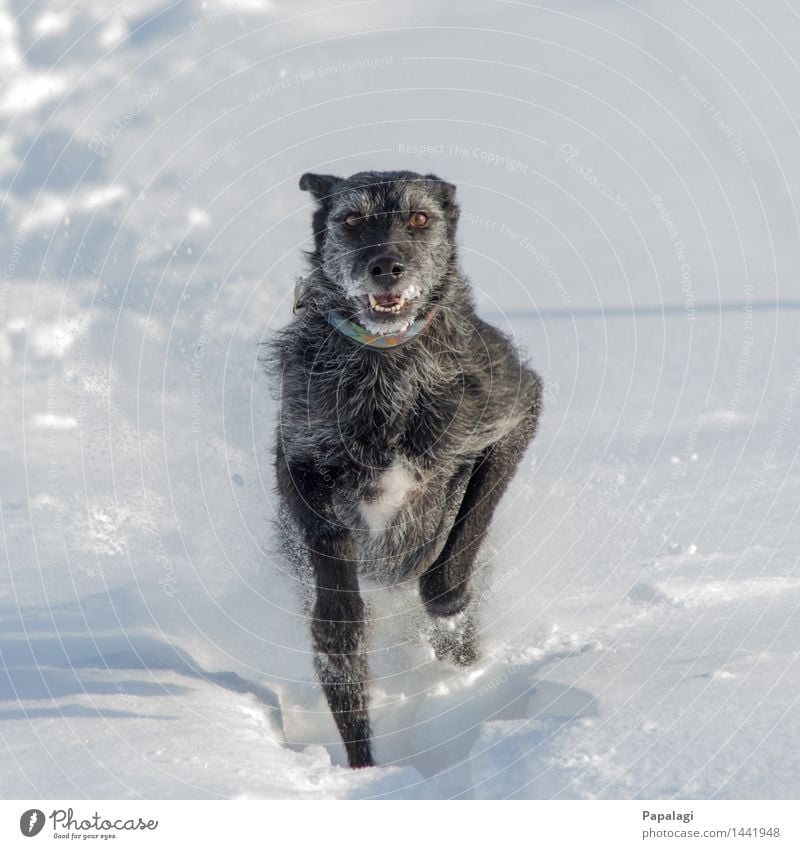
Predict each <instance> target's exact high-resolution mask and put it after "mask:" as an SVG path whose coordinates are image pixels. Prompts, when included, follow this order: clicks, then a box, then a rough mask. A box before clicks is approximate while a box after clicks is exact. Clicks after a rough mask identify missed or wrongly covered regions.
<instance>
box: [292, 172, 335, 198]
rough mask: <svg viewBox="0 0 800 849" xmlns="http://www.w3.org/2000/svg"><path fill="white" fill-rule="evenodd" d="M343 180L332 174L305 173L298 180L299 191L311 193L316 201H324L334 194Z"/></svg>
mask: <svg viewBox="0 0 800 849" xmlns="http://www.w3.org/2000/svg"><path fill="white" fill-rule="evenodd" d="M343 182H344V180H343V179H342V178H341V177H334V176H333V175H332V174H310V173H306V174H303V176H302V177H301V178H300V189H301V191H304V192H311V194H312V195H314V197H315V198H316V199H317V200H325V199H326V198H329V197H330V196H331V195H332V194H334V193H335V192H336V190H337V188H338V187H339V185H340V184H341V183H343Z"/></svg>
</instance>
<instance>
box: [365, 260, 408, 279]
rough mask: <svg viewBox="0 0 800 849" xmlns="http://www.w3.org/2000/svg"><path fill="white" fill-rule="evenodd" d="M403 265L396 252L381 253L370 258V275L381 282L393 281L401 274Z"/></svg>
mask: <svg viewBox="0 0 800 849" xmlns="http://www.w3.org/2000/svg"><path fill="white" fill-rule="evenodd" d="M405 270H406V269H405V266H404V265H403V262H402V260H401V259H400V257H399V256H397V254H383V255H381V256H376V257H375V258H374V259H372V260H370V263H369V273H370V276H371V277H373V278H375V279H376V280H378V281H380V282H381V283H393V282H394V281H395V280H399V279H400V278H401V277H402V276H403V272H404V271H405Z"/></svg>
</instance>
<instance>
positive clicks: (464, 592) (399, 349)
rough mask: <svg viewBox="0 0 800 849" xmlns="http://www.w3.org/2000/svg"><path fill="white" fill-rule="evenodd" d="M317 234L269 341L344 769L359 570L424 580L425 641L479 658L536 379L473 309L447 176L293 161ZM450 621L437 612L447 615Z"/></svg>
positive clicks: (324, 681) (318, 664) (356, 665)
mask: <svg viewBox="0 0 800 849" xmlns="http://www.w3.org/2000/svg"><path fill="white" fill-rule="evenodd" d="M300 188H301V189H302V190H304V191H307V192H310V193H311V195H312V197H313V198H314V212H313V233H314V244H313V249H312V250H311V251H310V253H309V255H308V273H307V275H306V276H305V277H304V278H303V279H302V280H301V283H300V284H299V286H298V290H297V292H296V302H295V318H294V320H293V321H292V322H291V323H290V324H289V325H288V327H286V328H285V329H283V330H282V331H280V332H279V334H278V335H277V338H276V339H275V340H274V342H273V343H272V349H271V352H272V355H271V364H272V367H273V368H274V370H275V374H276V377H277V379H278V380H279V382H280V420H279V426H278V432H277V440H276V448H275V457H276V463H275V464H276V474H277V487H278V494H279V500H280V503H281V513H282V527H283V533H284V534H285V535H286V538H287V540H289V541H292V540H293V541H294V543H295V544H293V545H290V546H289V548H291V549H293V550H295V551H297V548H298V546H297V544H296V542H297V541H299V542H300V549H301V551H302V555H303V558H304V560H305V567H306V568H307V569H308V570H309V571H308V574H309V575H311V576H313V579H312V582H313V586H314V603H313V610H312V617H311V635H312V642H313V647H314V657H315V668H316V671H317V674H318V676H319V680H320V683H321V685H322V689H323V691H324V693H325V697H326V699H327V702H328V705H329V706H330V709H331V712H332V714H333V717H334V719H335V721H336V725H337V727H338V729H339V733H340V734H341V737H342V740H343V742H344V745H345V749H346V751H347V757H348V761H349V764H350V766H352V767H364V766H370V765H372V764H373V763H374V760H373V753H372V744H371V739H370V723H369V714H368V668H367V653H366V646H365V641H366V612H365V605H364V602H363V600H362V598H361V596H360V594H359V575H363V576H370V577H377V578H379V579H382V580H384V581H388V582H392V583H399V582H402V581H408V580H414V581H415V582H418V587H419V594H420V597H421V600H422V603H423V604H424V606H425V609H426V610H427V612H428V613H429V614H430V616H431V617H433V619H434V620H435V622H436V623H438V626H439V627H438V628H436V627H435V628H434V629H433V633H434V635H438V636H434V639H433V646H434V649H435V651H436V654H437V656H438V657H439V658H440V659H442V660H447V661H450V662H453V663H456V664H460V665H468V664H470V663H472V662H474V661H475V660H476V659H477V646H476V628H475V624H474V617H473V608H474V606H475V602H474V599H473V593H472V592H471V588H470V577H471V573H472V569H473V564H474V562H475V558H476V554H477V553H478V549H479V547H480V545H481V541H482V540H483V538H484V536H485V534H486V530H487V528H488V526H489V524H490V521H491V519H492V514H493V513H494V510H495V507H496V506H497V504H498V502H499V501H500V498H501V496H502V495H503V493H504V491H505V490H506V487H507V485H508V483H509V481H510V479H511V477H512V476H513V474H514V472H515V470H516V468H517V466H518V464H519V462H520V459H521V457H522V455H523V453H524V451H525V449H526V447H527V446H528V443H529V442H530V441H531V439H532V438H533V436H534V433H535V430H536V424H537V419H538V417H539V413H540V409H541V395H542V392H541V382H540V380H539V378H538V377H537V375H536V374H535V373H534V372H533V371H532V370H531V369H530V368H529V367H528V366H527V365H525V364H524V363H523V362H522V361H521V359H520V356H519V354H518V353H517V351H516V349H515V348H514V346H513V345H512V343H511V342H510V341H509V339H507V338H506V337H505V336H504V335H503V334H502V333H500V332H499V331H498V330H497V329H495V328H494V327H492V326H490V325H489V324H486V323H485V322H484V321H482V320H481V319H480V318H478V316H477V314H476V312H475V308H474V305H473V301H472V297H471V294H470V288H469V284H468V282H467V280H466V278H465V276H464V275H463V273H462V272H461V270H460V268H459V264H458V249H457V245H456V224H457V221H458V214H459V209H458V205H457V203H456V199H455V186H453V185H452V184H450V183H447V182H445V181H443V180H440V179H439V178H438V177H436V176H434V175H433V174H427V175H420V174H415V173H412V172H409V171H391V172H375V171H367V172H362V173H359V174H354V175H353V176H352V177H348V178H341V177H334V176H329V175H323V174H304V175H303V176H302V178H301V179H300ZM448 624H449V625H450V627H447V625H448Z"/></svg>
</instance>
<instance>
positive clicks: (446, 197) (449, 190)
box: [425, 174, 456, 206]
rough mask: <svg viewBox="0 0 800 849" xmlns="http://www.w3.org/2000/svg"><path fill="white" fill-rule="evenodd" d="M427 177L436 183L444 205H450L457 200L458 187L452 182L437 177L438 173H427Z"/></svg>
mask: <svg viewBox="0 0 800 849" xmlns="http://www.w3.org/2000/svg"><path fill="white" fill-rule="evenodd" d="M425 179H426V180H430V181H431V182H432V183H434V184H435V186H436V191H437V192H438V194H439V200H440V201H441V202H442V205H443V206H450V205H451V204H454V203H455V202H456V187H455V186H454V185H453V184H452V183H448V182H447V181H446V180H443V179H442V178H441V177H437V176H436V174H426V175H425Z"/></svg>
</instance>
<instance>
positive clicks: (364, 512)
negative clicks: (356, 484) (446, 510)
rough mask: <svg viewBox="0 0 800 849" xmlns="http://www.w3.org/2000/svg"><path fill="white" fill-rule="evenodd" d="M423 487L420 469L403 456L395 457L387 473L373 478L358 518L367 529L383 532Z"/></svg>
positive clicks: (365, 489) (364, 492)
mask: <svg viewBox="0 0 800 849" xmlns="http://www.w3.org/2000/svg"><path fill="white" fill-rule="evenodd" d="M421 483H422V474H421V472H420V471H419V469H417V468H416V467H414V466H413V465H412V464H411V463H410V462H408V461H407V460H405V459H404V458H402V457H400V456H399V455H395V457H394V458H393V460H392V463H391V465H390V466H389V467H388V468H387V469H385V470H383V471H381V472H378V473H377V474H374V476H373V475H370V478H369V480H368V482H367V483H366V484H365V485H364V486H363V487H361V488H360V490H359V493H358V495H359V497H358V499H357V511H358V514H359V517H360V518H361V519H362V520H363V522H364V524H365V525H366V527H367V529H368V530H370V531H373V532H380V531H385V530H386V529H387V528H389V527H390V526H391V525H392V523H393V521H394V520H395V518H396V517H397V514H398V513H399V512H400V511H401V510H402V508H403V507H404V506H406V505H407V504H408V503H409V502H410V501H411V500H412V498H413V496H414V494H415V492H416V491H417V490H418V488H419V487H420V486H421Z"/></svg>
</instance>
